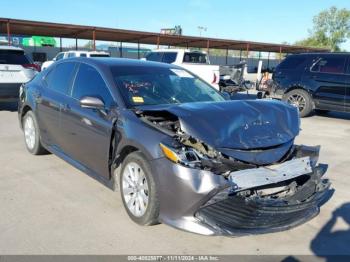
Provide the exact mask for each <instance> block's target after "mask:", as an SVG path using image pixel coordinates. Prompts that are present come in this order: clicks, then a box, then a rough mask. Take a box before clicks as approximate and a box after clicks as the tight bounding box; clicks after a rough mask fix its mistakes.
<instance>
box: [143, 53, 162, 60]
mask: <svg viewBox="0 0 350 262" xmlns="http://www.w3.org/2000/svg"><path fill="white" fill-rule="evenodd" d="M162 55H163V53H161V52H153V53H149V54H148V55H147V56H146V60H149V61H155V62H161V61H162Z"/></svg>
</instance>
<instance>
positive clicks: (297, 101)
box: [288, 94, 306, 112]
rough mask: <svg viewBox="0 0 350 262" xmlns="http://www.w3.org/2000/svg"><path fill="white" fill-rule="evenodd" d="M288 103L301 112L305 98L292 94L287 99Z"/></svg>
mask: <svg viewBox="0 0 350 262" xmlns="http://www.w3.org/2000/svg"><path fill="white" fill-rule="evenodd" d="M288 103H289V104H291V105H293V106H295V107H297V108H298V109H299V112H301V111H303V110H304V108H305V106H306V100H305V98H304V97H303V96H302V95H300V94H293V95H291V96H289V97H288Z"/></svg>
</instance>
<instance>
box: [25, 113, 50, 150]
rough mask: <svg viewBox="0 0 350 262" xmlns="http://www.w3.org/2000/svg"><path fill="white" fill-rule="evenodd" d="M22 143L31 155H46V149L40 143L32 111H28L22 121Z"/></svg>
mask: <svg viewBox="0 0 350 262" xmlns="http://www.w3.org/2000/svg"><path fill="white" fill-rule="evenodd" d="M22 126H23V131H24V132H23V133H24V142H25V144H26V147H27V150H28V151H29V152H30V153H31V154H33V155H43V154H46V153H47V151H46V149H45V148H44V147H43V146H42V144H41V141H40V130H39V126H38V122H37V120H36V117H35V115H34V113H33V112H32V111H28V112H27V113H26V114H25V116H24V117H23V119H22Z"/></svg>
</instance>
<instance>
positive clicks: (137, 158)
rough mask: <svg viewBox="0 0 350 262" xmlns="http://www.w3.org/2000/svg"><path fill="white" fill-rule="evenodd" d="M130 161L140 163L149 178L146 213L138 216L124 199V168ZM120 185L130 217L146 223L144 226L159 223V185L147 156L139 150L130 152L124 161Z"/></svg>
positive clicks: (142, 223)
mask: <svg viewBox="0 0 350 262" xmlns="http://www.w3.org/2000/svg"><path fill="white" fill-rule="evenodd" d="M129 163H136V164H138V165H139V166H140V167H141V168H142V170H143V172H144V174H145V178H146V180H147V184H148V204H147V207H146V211H145V213H144V214H143V215H142V216H140V217H137V216H135V215H133V214H132V213H131V211H130V210H129V208H128V206H127V204H126V201H125V199H124V193H123V175H125V173H124V170H125V167H126V166H127V165H128V164H129ZM119 187H120V195H121V198H122V201H123V204H124V207H125V210H126V212H127V213H128V215H129V217H130V218H131V219H132V220H133V221H134V222H136V223H137V224H139V225H144V226H150V225H155V224H158V223H159V222H158V217H159V198H158V193H157V187H156V183H155V181H154V178H153V176H152V172H151V168H150V165H149V163H148V161H147V159H146V157H145V156H144V155H143V154H142V153H141V152H139V151H136V152H133V153H130V154H129V155H128V156H127V157H126V158H125V159H124V161H123V163H122V167H121V172H120V175H119Z"/></svg>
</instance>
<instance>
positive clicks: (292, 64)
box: [279, 56, 306, 69]
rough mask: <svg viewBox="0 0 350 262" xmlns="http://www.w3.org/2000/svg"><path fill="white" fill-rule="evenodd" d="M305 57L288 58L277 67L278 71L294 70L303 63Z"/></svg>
mask: <svg viewBox="0 0 350 262" xmlns="http://www.w3.org/2000/svg"><path fill="white" fill-rule="evenodd" d="M305 60H306V57H305V56H288V57H286V59H284V60H283V61H282V62H281V64H280V65H279V69H294V68H296V67H298V66H299V65H301V64H302V63H304V62H305Z"/></svg>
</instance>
